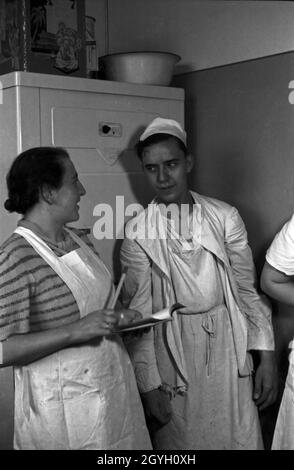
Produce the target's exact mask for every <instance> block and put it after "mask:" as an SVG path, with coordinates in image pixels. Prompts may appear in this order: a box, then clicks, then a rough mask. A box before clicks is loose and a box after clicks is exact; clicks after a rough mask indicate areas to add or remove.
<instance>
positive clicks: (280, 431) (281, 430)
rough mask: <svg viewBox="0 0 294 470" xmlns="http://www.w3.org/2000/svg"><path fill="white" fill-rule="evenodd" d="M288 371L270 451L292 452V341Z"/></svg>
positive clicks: (293, 394) (293, 426) (293, 399)
mask: <svg viewBox="0 0 294 470" xmlns="http://www.w3.org/2000/svg"><path fill="white" fill-rule="evenodd" d="M289 349H290V350H291V352H290V354H289V369H288V375H287V379H286V383H285V389H284V393H283V398H282V401H281V405H280V409H279V414H278V419H277V423H276V427H275V432H274V438H273V444H272V450H294V340H292V341H291V342H290V343H289Z"/></svg>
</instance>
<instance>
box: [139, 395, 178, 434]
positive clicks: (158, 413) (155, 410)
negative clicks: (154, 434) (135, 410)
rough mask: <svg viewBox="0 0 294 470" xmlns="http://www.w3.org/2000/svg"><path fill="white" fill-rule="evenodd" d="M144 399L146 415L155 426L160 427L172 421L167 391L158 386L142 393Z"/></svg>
mask: <svg viewBox="0 0 294 470" xmlns="http://www.w3.org/2000/svg"><path fill="white" fill-rule="evenodd" d="M142 401H143V405H144V408H145V412H146V416H147V418H148V419H149V420H150V421H151V422H152V424H153V425H154V426H155V427H157V428H160V427H162V426H164V425H165V424H167V423H168V422H169V421H170V419H171V416H172V411H171V404H170V397H169V395H168V394H167V393H166V392H163V391H162V390H159V389H158V388H157V389H155V390H151V391H150V392H146V393H142Z"/></svg>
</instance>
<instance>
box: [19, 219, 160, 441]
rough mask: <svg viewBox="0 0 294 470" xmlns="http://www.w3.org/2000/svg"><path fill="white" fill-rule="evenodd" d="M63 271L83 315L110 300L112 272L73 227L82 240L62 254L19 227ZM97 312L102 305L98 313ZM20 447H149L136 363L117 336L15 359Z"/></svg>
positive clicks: (61, 274)
mask: <svg viewBox="0 0 294 470" xmlns="http://www.w3.org/2000/svg"><path fill="white" fill-rule="evenodd" d="M15 233H18V234H19V235H21V236H23V237H24V238H25V239H26V240H27V241H28V242H29V243H30V244H31V245H32V246H33V248H34V249H35V250H36V252H37V253H39V255H40V256H41V257H42V258H43V259H44V260H45V261H46V262H47V263H48V264H49V265H50V266H51V267H52V269H54V271H55V272H56V273H57V274H58V275H59V276H60V277H61V278H62V279H63V281H64V282H65V283H66V284H67V286H68V287H69V289H70V290H71V292H72V294H73V296H74V297H75V299H76V301H77V304H78V307H79V310H80V314H81V317H84V316H86V315H87V314H88V313H91V312H93V311H98V310H99V309H103V308H105V307H107V305H108V304H109V302H110V300H111V298H112V297H113V285H112V281H111V276H110V273H109V272H108V270H107V269H106V267H105V266H104V264H103V263H102V261H101V260H100V259H99V258H98V257H97V256H96V255H95V254H94V252H92V250H91V249H90V248H89V247H88V246H87V245H86V244H85V243H84V242H83V241H82V240H81V239H80V238H79V237H78V236H77V235H75V234H74V233H73V232H72V231H70V230H68V233H69V234H70V236H71V237H72V238H73V240H74V241H75V242H76V243H77V244H78V245H79V246H80V248H79V249H77V250H75V251H72V252H70V253H68V254H66V255H64V256H62V257H58V256H56V255H55V254H54V252H53V251H52V250H51V249H50V248H49V246H48V245H47V244H46V243H45V242H44V241H43V240H42V239H41V238H39V237H38V236H37V235H36V234H35V233H34V232H32V231H31V230H28V229H26V228H24V227H18V228H17V229H16V230H15ZM97 314H98V313H97ZM14 376H15V434H14V447H15V449H48V450H57V449H60V450H61V449H93V450H95V449H109V450H110V449H150V448H151V445H150V440H149V435H148V432H147V429H146V426H145V419H144V415H143V410H142V406H141V401H140V397H139V394H138V391H137V385H136V381H135V377H134V373H133V369H132V366H131V363H130V360H129V357H128V355H127V353H126V350H125V348H124V346H123V343H122V341H121V339H120V337H118V336H112V337H111V338H109V339H106V338H105V337H98V338H97V339H95V340H93V341H91V342H89V343H87V344H86V345H77V346H75V347H71V348H67V349H64V350H61V351H59V352H56V353H54V354H51V355H49V356H47V357H45V358H43V359H40V360H38V361H36V362H33V363H32V364H30V365H28V366H25V367H15V368H14Z"/></svg>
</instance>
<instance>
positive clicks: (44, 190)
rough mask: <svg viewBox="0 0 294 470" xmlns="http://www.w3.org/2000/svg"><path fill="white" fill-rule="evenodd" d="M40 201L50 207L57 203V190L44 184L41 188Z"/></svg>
mask: <svg viewBox="0 0 294 470" xmlns="http://www.w3.org/2000/svg"><path fill="white" fill-rule="evenodd" d="M40 200H43V201H44V202H47V204H49V205H50V206H51V205H52V204H54V202H55V190H54V188H52V187H51V186H49V185H48V184H43V186H41V188H40Z"/></svg>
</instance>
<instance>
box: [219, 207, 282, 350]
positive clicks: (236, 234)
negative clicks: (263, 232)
mask: <svg viewBox="0 0 294 470" xmlns="http://www.w3.org/2000/svg"><path fill="white" fill-rule="evenodd" d="M225 243H226V250H227V253H228V256H229V260H230V264H231V268H232V270H233V273H234V277H235V280H236V284H237V289H238V293H239V301H240V307H241V309H242V312H243V313H244V315H245V316H246V319H247V323H248V350H274V335H273V327H272V313H271V306H270V303H269V301H268V299H267V298H266V296H265V295H263V294H260V293H259V292H258V291H257V278H256V271H255V266H254V262H253V257H252V252H251V249H250V247H249V245H248V239H247V232H246V228H245V225H244V222H243V220H242V218H241V217H240V215H239V213H238V211H237V209H236V208H232V210H231V211H230V213H229V214H228V215H227V217H226V221H225Z"/></svg>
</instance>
